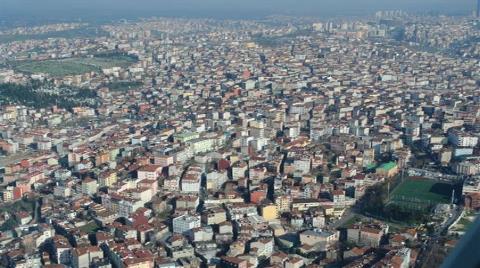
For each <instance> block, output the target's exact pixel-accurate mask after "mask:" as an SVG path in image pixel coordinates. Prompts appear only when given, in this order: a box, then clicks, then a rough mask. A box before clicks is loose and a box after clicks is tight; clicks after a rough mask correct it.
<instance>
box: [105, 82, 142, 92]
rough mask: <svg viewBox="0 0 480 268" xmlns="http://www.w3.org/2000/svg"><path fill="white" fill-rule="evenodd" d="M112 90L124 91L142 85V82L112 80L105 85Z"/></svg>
mask: <svg viewBox="0 0 480 268" xmlns="http://www.w3.org/2000/svg"><path fill="white" fill-rule="evenodd" d="M105 86H106V87H108V89H110V91H113V92H125V91H129V90H131V89H137V88H139V87H141V86H143V83H142V82H112V83H108V84H106V85H105Z"/></svg>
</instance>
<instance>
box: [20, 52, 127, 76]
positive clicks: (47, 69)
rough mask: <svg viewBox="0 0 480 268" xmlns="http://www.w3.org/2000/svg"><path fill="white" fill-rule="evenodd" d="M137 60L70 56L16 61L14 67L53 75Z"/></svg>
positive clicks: (123, 64)
mask: <svg viewBox="0 0 480 268" xmlns="http://www.w3.org/2000/svg"><path fill="white" fill-rule="evenodd" d="M135 62H136V60H135V59H134V58H132V57H129V56H124V55H115V56H110V57H93V58H68V59H58V60H44V61H21V62H14V63H13V64H12V65H13V68H14V69H15V70H16V71H18V72H22V73H27V74H36V73H44V74H49V75H51V76H53V77H63V76H67V75H80V74H84V73H89V72H101V70H102V69H105V68H112V67H123V68H125V67H128V66H130V65H131V64H133V63H135Z"/></svg>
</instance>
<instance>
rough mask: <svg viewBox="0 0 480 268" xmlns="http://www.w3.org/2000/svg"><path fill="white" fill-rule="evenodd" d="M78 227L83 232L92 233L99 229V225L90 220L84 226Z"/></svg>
mask: <svg viewBox="0 0 480 268" xmlns="http://www.w3.org/2000/svg"><path fill="white" fill-rule="evenodd" d="M79 229H80V230H81V231H83V232H85V233H89V234H93V233H95V232H96V231H98V229H100V226H99V225H98V224H97V223H96V222H94V221H91V222H89V223H87V224H85V225H84V226H82V227H80V228H79Z"/></svg>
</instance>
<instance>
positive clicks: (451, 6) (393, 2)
mask: <svg viewBox="0 0 480 268" xmlns="http://www.w3.org/2000/svg"><path fill="white" fill-rule="evenodd" d="M475 1H476V0H0V19H3V20H5V19H6V18H8V19H13V18H15V19H22V18H25V19H36V18H37V19H40V18H50V19H56V18H59V19H60V18H61V19H65V18H68V17H71V18H73V19H76V18H79V17H82V18H98V17H102V16H103V17H105V18H109V17H115V18H119V17H122V16H125V17H138V16H155V15H158V16H169V15H170V16H198V17H202V16H207V17H222V18H228V17H234V18H239V17H257V16H265V15H270V14H290V15H309V16H322V17H326V16H339V15H340V16H341V15H346V16H348V15H363V14H368V13H371V12H373V11H375V10H385V9H403V10H408V11H436V12H440V13H448V14H467V13H470V12H471V10H473V8H474V7H475Z"/></svg>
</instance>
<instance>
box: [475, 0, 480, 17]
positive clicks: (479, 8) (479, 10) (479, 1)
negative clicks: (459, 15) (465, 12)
mask: <svg viewBox="0 0 480 268" xmlns="http://www.w3.org/2000/svg"><path fill="white" fill-rule="evenodd" d="M475 15H477V18H480V0H477V10H475Z"/></svg>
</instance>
